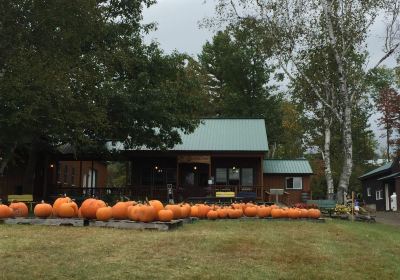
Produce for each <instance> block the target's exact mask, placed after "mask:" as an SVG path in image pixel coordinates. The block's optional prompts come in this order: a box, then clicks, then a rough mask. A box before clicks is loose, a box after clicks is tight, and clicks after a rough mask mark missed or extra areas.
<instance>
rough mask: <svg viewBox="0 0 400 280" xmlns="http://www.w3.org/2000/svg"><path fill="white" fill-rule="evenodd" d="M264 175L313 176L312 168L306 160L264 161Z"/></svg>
mask: <svg viewBox="0 0 400 280" xmlns="http://www.w3.org/2000/svg"><path fill="white" fill-rule="evenodd" d="M264 173H267V174H313V171H312V168H311V165H310V163H309V162H308V160H306V159H293V160H283V159H266V160H264Z"/></svg>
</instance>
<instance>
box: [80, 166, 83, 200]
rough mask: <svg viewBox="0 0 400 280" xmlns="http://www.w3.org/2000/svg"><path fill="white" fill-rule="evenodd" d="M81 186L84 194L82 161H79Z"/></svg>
mask: <svg viewBox="0 0 400 280" xmlns="http://www.w3.org/2000/svg"><path fill="white" fill-rule="evenodd" d="M79 186H80V188H81V192H82V193H83V182H82V161H79Z"/></svg>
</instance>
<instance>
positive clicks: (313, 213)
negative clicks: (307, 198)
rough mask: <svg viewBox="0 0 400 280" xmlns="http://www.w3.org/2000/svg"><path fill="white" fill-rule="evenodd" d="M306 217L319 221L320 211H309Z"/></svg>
mask: <svg viewBox="0 0 400 280" xmlns="http://www.w3.org/2000/svg"><path fill="white" fill-rule="evenodd" d="M308 217H309V218H312V219H319V218H320V217H321V211H319V210H318V209H309V210H308Z"/></svg>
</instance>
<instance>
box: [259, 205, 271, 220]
mask: <svg viewBox="0 0 400 280" xmlns="http://www.w3.org/2000/svg"><path fill="white" fill-rule="evenodd" d="M270 213H271V208H269V207H265V206H260V207H258V209H257V216H258V217H259V218H266V217H268V216H269V215H270Z"/></svg>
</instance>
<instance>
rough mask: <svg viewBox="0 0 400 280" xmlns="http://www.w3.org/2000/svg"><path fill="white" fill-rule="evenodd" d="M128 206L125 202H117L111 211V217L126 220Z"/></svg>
mask: <svg viewBox="0 0 400 280" xmlns="http://www.w3.org/2000/svg"><path fill="white" fill-rule="evenodd" d="M128 207H130V206H129V204H128V203H126V202H117V203H116V204H115V205H114V206H113V207H112V208H111V209H112V216H113V218H114V219H116V220H126V219H127V218H128Z"/></svg>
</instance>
